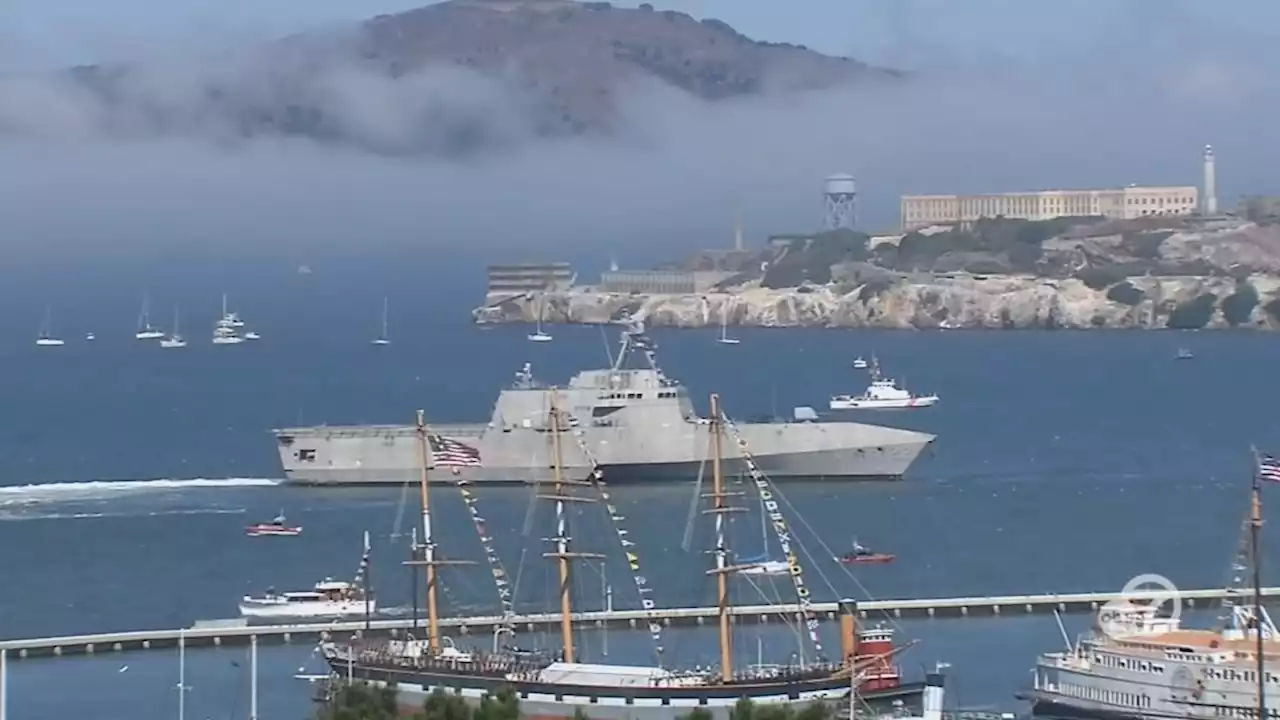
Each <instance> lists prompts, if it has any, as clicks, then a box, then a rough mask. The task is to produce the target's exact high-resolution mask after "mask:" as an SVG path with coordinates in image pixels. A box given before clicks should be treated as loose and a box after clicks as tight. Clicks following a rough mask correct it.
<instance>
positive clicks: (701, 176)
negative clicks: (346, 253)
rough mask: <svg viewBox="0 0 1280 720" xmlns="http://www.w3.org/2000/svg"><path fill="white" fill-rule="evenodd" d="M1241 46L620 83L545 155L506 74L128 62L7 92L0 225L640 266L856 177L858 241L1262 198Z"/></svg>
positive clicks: (1268, 163)
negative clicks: (294, 127)
mask: <svg viewBox="0 0 1280 720" xmlns="http://www.w3.org/2000/svg"><path fill="white" fill-rule="evenodd" d="M1151 42H1155V46H1159V45H1160V43H1159V42H1156V41H1151ZM1244 45H1247V43H1235V44H1234V45H1233V47H1225V46H1223V47H1217V46H1214V47H1205V46H1203V45H1202V46H1200V47H1199V48H1198V49H1197V51H1196V52H1195V53H1186V54H1176V53H1174V54H1167V55H1163V56H1160V57H1145V58H1144V59H1143V61H1142V62H1128V63H1126V62H1124V60H1125V58H1126V57H1130V56H1129V55H1128V53H1129V52H1130V51H1132V48H1112V49H1111V51H1110V52H1111V53H1112V56H1111V59H1110V60H1109V61H1108V59H1107V57H1105V56H1104V55H1100V54H1099V53H1104V54H1105V52H1107V50H1106V48H1102V49H1100V50H1096V49H1090V52H1094V54H1093V55H1091V57H1090V62H1087V63H1077V62H1074V61H1072V60H1071V59H1070V58H1067V57H1060V58H1056V59H1055V60H1054V61H1053V63H1052V64H1046V63H1039V64H1036V65H1034V66H1031V65H1028V66H1026V67H1019V66H1007V65H1006V66H1000V67H998V68H994V69H993V68H992V67H990V66H989V65H987V64H984V65H983V67H981V68H966V67H957V66H951V67H946V66H935V65H927V66H924V67H918V68H917V74H916V75H915V76H914V77H912V78H911V79H909V80H907V81H903V82H862V83H853V84H851V85H847V86H843V87H838V88H833V89H829V90H824V91H813V92H807V93H801V94H791V95H780V94H770V95H765V96H759V97H751V98H746V99H740V100H727V101H720V102H715V103H708V102H704V101H701V100H697V99H694V98H692V97H691V96H689V95H686V94H684V93H682V92H679V91H676V90H673V89H671V88H669V87H664V86H662V85H661V84H660V83H658V82H656V81H648V80H643V81H635V82H631V83H629V84H625V85H623V86H620V87H618V88H616V89H615V91H614V98H615V102H616V117H617V122H616V123H615V129H614V131H613V132H611V133H609V134H607V135H606V134H596V135H589V136H585V137H559V138H554V139H548V138H544V137H540V134H539V133H538V123H539V120H540V117H539V114H538V113H539V112H545V109H540V108H537V107H534V105H533V103H532V101H531V99H530V96H529V95H527V94H525V93H523V92H522V91H520V90H516V89H513V86H512V83H511V82H510V81H509V78H491V77H485V76H481V75H478V74H476V73H473V72H471V71H469V70H465V69H460V68H456V67H433V68H427V69H424V70H422V71H421V72H416V73H411V74H407V75H404V76H401V77H398V78H396V79H394V80H392V79H388V78H387V77H385V76H383V75H378V74H371V73H370V72H368V71H367V70H363V69H361V67H362V66H361V65H360V64H358V63H350V64H344V63H334V64H332V65H331V66H329V67H326V68H325V69H324V70H323V72H318V73H311V74H310V75H309V77H310V78H311V80H310V81H309V82H308V83H306V84H305V86H300V85H298V84H296V83H294V82H293V81H292V80H293V78H294V77H295V76H293V75H291V74H290V71H289V70H288V68H286V71H283V72H281V71H276V72H273V73H265V72H261V70H260V68H261V66H260V65H258V64H255V62H254V58H253V56H252V55H242V54H235V53H232V54H225V53H224V54H219V55H213V56H208V55H203V56H201V57H200V58H193V59H190V60H187V61H180V60H178V59H172V60H169V61H167V62H165V63H163V64H159V65H151V66H146V67H147V68H148V69H146V70H145V71H141V72H138V73H136V74H134V75H132V76H131V78H130V79H129V80H128V82H126V83H124V84H123V85H121V86H119V87H117V88H116V90H115V92H116V93H117V95H116V100H117V101H116V102H114V103H106V102H103V101H102V99H101V98H100V97H99V96H96V95H94V94H93V93H89V92H87V91H85V90H84V89H83V87H82V86H79V85H77V84H75V83H72V82H69V81H68V80H67V79H65V77H59V76H57V75H55V74H50V73H45V74H41V75H32V74H25V75H11V76H8V77H5V78H2V79H0V128H3V130H4V133H3V137H4V139H3V140H0V167H3V168H4V170H3V171H2V172H0V231H3V232H4V235H5V236H6V237H7V238H10V240H9V241H8V242H9V243H10V245H11V246H13V247H15V248H20V247H21V246H22V245H24V244H29V245H31V246H32V247H40V248H41V250H42V252H47V251H48V249H49V246H50V244H51V243H52V244H54V245H55V246H56V247H58V248H64V249H66V250H68V251H70V250H71V249H73V248H77V249H81V248H88V249H90V250H92V248H94V247H97V246H102V245H104V244H109V245H111V246H112V247H113V248H116V247H119V246H120V245H129V246H137V247H139V248H142V249H144V250H145V249H146V248H165V249H167V250H171V249H172V248H174V247H181V246H182V245H183V244H184V243H185V244H191V245H193V246H194V245H203V246H206V247H207V246H208V244H209V243H215V244H216V243H222V244H226V245H227V246H228V247H231V246H245V247H255V246H256V247H262V246H265V245H267V244H270V243H276V242H288V243H294V244H299V245H308V244H309V245H314V246H316V247H333V246H341V245H344V244H350V245H353V246H354V245H361V246H370V245H379V246H387V247H396V246H402V245H413V246H418V247H422V246H430V245H432V244H457V243H459V242H463V243H465V244H467V245H468V246H470V247H476V248H484V247H489V248H494V249H498V248H502V249H506V250H507V251H511V250H512V249H518V250H519V251H521V252H523V253H525V254H527V255H528V256H530V257H536V256H539V255H544V254H554V253H555V252H558V251H559V249H560V248H566V247H573V248H576V249H577V250H579V251H582V252H584V253H589V254H593V255H599V256H601V257H607V256H608V254H609V253H610V252H614V251H617V250H618V249H619V248H632V250H631V253H632V254H634V255H637V256H639V257H636V258H635V259H636V260H637V261H646V260H652V259H655V258H656V257H657V256H662V255H669V254H671V252H673V251H675V250H676V249H679V248H693V247H701V246H709V245H724V244H727V243H728V242H730V239H731V236H732V234H731V229H730V225H731V223H732V217H733V214H734V211H735V208H736V207H741V208H742V213H743V216H744V218H745V220H746V222H747V229H748V234H749V236H750V237H751V238H752V239H753V240H754V241H759V240H762V239H763V236H764V234H766V233H768V232H777V231H785V230H806V229H810V228H812V227H814V226H815V225H816V224H817V223H818V221H819V218H820V192H821V182H822V178H823V177H824V176H826V175H828V174H830V173H833V172H849V173H852V174H853V175H855V176H856V177H857V178H858V181H859V184H860V193H861V197H860V200H861V210H860V215H861V218H862V221H863V224H864V226H866V227H867V228H869V229H888V228H890V227H892V226H893V225H894V223H895V222H896V214H897V197H898V195H900V194H902V193H909V192H985V191H1001V190H1013V189H1028V188H1050V187H1088V186H1116V185H1121V184H1126V183H1130V182H1135V183H1169V184H1174V183H1177V184H1196V183H1198V181H1199V174H1198V173H1199V153H1200V148H1201V146H1202V145H1204V144H1205V143H1213V144H1214V145H1215V146H1216V147H1217V149H1218V156H1219V187H1220V194H1221V195H1222V196H1223V197H1224V198H1231V197H1233V196H1235V195H1237V194H1241V193H1246V192H1263V191H1277V190H1280V188H1277V187H1275V186H1274V181H1273V180H1272V179H1271V174H1270V173H1271V168H1273V167H1275V165H1276V164H1277V162H1278V161H1280V157H1277V155H1280V150H1277V149H1276V148H1275V147H1274V144H1273V143H1269V142H1266V139H1267V138H1269V137H1271V135H1273V134H1274V132H1273V130H1272V126H1273V121H1272V120H1271V118H1272V117H1273V116H1274V115H1275V114H1276V111H1277V110H1280V102H1278V100H1280V93H1277V88H1276V86H1275V81H1274V80H1272V78H1274V77H1276V75H1275V74H1274V73H1273V72H1271V71H1272V70H1274V69H1275V68H1274V65H1275V64H1276V61H1274V60H1271V59H1269V58H1262V57H1261V56H1259V55H1258V53H1255V52H1252V51H1249V50H1248V48H1247V47H1245V48H1243V49H1242V46H1244ZM1144 47H1145V46H1144ZM1138 49H1139V50H1141V49H1142V48H1141V47H1139V48H1138ZM1095 50H1096V52H1095ZM274 67H278V66H274ZM219 85H221V86H228V85H230V86H234V87H235V88H236V90H237V92H238V93H239V94H241V95H242V96H244V97H251V98H258V99H261V100H263V101H268V100H270V101H273V106H281V107H287V106H288V105H289V103H288V102H287V101H288V100H289V99H290V98H291V97H293V95H292V94H301V97H305V99H306V100H307V102H309V103H312V104H314V105H316V106H317V107H319V108H321V109H322V110H323V114H324V117H325V122H326V123H327V124H326V125H325V126H324V127H325V128H328V129H329V130H330V131H331V133H332V137H331V138H326V137H325V133H324V132H318V133H317V132H312V133H310V137H305V136H303V135H302V134H298V133H291V132H289V128H290V125H289V123H290V122H304V121H305V120H306V119H305V118H292V119H291V118H289V117H287V116H286V117H280V118H272V119H271V120H272V123H274V125H273V126H274V127H278V131H277V132H261V133H258V134H256V135H255V136H254V137H253V138H252V139H247V140H246V139H245V138H244V137H243V136H244V133H243V132H242V131H243V128H242V127H239V126H237V125H236V124H235V123H232V122H229V120H228V118H229V117H231V116H230V115H228V114H226V113H221V112H218V111H217V108H218V103H219V102H221V98H219V97H218V96H216V94H214V95H211V94H210V93H209V91H208V89H209V88H210V87H211V86H219ZM280 100H284V101H285V102H275V101H280ZM139 108H142V109H139ZM339 138H341V139H342V141H341V142H339ZM459 148H461V149H462V151H459ZM103 228H109V230H108V231H104V230H103ZM622 254H623V255H624V256H625V255H626V254H627V253H626V252H623V253H622ZM19 255H21V253H19Z"/></svg>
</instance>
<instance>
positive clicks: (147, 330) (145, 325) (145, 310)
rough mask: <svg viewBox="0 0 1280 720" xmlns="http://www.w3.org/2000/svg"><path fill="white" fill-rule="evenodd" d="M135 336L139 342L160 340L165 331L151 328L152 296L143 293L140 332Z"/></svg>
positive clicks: (139, 312) (139, 316)
mask: <svg viewBox="0 0 1280 720" xmlns="http://www.w3.org/2000/svg"><path fill="white" fill-rule="evenodd" d="M133 336H134V337H135V338H137V339H139V340H159V339H160V338H163V337H164V331H163V330H159V329H157V328H154V327H152V326H151V294H150V293H147V292H144V293H142V309H141V310H139V311H138V330H137V332H135V333H134V334H133Z"/></svg>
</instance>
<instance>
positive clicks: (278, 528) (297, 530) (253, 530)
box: [244, 513, 302, 537]
mask: <svg viewBox="0 0 1280 720" xmlns="http://www.w3.org/2000/svg"><path fill="white" fill-rule="evenodd" d="M244 534H245V535H248V536H249V537H264V536H275V535H278V536H283V537H293V536H294V535H301V534H302V526H301V525H298V526H296V527H295V526H291V525H286V524H285V519H284V513H280V514H279V515H277V516H275V517H274V518H272V519H271V522H265V523H258V524H257V525H250V526H249V527H247V528H245V529H244Z"/></svg>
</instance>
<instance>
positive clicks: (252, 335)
mask: <svg viewBox="0 0 1280 720" xmlns="http://www.w3.org/2000/svg"><path fill="white" fill-rule="evenodd" d="M244 339H245V340H261V339H262V336H261V335H259V334H258V333H256V332H254V331H252V330H250V331H249V332H247V333H245V334H244Z"/></svg>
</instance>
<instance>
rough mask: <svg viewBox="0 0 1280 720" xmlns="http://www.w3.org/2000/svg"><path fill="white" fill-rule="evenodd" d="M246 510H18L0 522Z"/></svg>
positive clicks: (2, 516)
mask: <svg viewBox="0 0 1280 720" xmlns="http://www.w3.org/2000/svg"><path fill="white" fill-rule="evenodd" d="M245 512H246V511H245V510H244V509H243V508H239V509H216V508H205V509H195V510H158V511H155V512H146V513H127V512H121V513H109V512H93V513H45V512H39V511H35V512H32V511H24V510H18V511H16V512H8V513H6V512H4V511H0V522H25V521H28V520H95V519H99V518H124V517H164V516H169V515H244V514H245Z"/></svg>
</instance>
